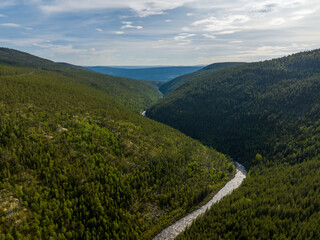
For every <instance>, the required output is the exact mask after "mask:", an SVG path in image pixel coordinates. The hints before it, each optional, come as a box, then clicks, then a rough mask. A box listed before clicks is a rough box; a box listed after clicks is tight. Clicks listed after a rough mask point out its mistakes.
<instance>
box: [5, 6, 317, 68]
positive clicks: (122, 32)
mask: <svg viewBox="0 0 320 240" xmlns="http://www.w3.org/2000/svg"><path fill="white" fill-rule="evenodd" d="M319 12H320V1H319V0H0V46H1V47H8V48H13V49H17V50H21V51H25V52H28V53H31V54H34V55H37V56H40V57H43V58H46V59H51V60H53V61H57V62H68V63H72V64H76V65H82V66H94V65H100V66H152V65H166V66H168V65H175V66H178V65H179V66H182V65H200V64H201V65H202V64H203V65H206V64H211V63H215V62H229V61H245V62H253V61H261V60H266V59H272V58H277V57H281V56H284V55H289V54H292V53H296V52H300V51H305V50H312V49H316V48H320V14H319Z"/></svg>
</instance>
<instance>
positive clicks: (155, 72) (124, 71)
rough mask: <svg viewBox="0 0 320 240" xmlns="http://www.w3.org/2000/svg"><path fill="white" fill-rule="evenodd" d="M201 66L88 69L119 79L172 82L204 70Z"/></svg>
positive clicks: (98, 67)
mask: <svg viewBox="0 0 320 240" xmlns="http://www.w3.org/2000/svg"><path fill="white" fill-rule="evenodd" d="M203 67H204V65H199V66H174V67H172V66H161V67H138V66H136V67H128V66H124V67H107V66H92V67H87V68H88V69H91V70H93V71H95V72H98V73H103V74H108V75H112V76H117V77H127V78H133V79H140V80H152V81H163V82H166V81H170V80H172V79H174V78H176V77H178V76H181V75H184V74H187V73H192V72H196V71H198V70H200V69H201V68H203Z"/></svg>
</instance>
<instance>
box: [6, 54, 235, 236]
mask: <svg viewBox="0 0 320 240" xmlns="http://www.w3.org/2000/svg"><path fill="white" fill-rule="evenodd" d="M10 51H12V50H10ZM13 53H14V54H19V53H16V52H14V51H13ZM0 55H1V53H0ZM23 56H24V54H23ZM9 59H10V58H9ZM26 61H28V57H27V56H26ZM30 61H31V60H30ZM22 65H23V64H22V63H21V66H22ZM21 66H18V65H17V64H11V65H8V62H6V64H0V86H1V88H0V239H12V238H14V239H50V238H52V239H149V238H150V237H151V236H153V235H154V234H155V233H157V232H158V231H159V230H161V228H163V227H164V226H165V225H167V224H169V223H170V222H172V221H173V220H174V219H176V218H177V217H181V216H182V215H184V214H185V213H186V212H187V211H189V210H191V209H192V208H193V207H194V206H195V205H197V204H199V203H201V201H202V200H203V199H204V198H205V197H206V196H207V195H208V194H210V193H211V192H214V191H217V190H218V189H219V188H221V186H222V185H223V184H224V183H225V182H226V181H228V179H229V178H230V177H231V176H232V174H234V173H233V172H232V168H230V166H231V165H232V163H231V162H230V161H229V160H228V158H227V157H226V156H225V155H223V154H220V153H217V152H216V151H215V150H213V149H211V148H208V147H204V146H203V145H201V144H200V143H199V142H198V141H195V140H193V139H191V138H189V137H187V136H185V135H183V134H181V133H180V132H178V131H177V130H174V129H172V128H170V127H168V126H165V125H163V124H160V123H157V122H154V121H152V120H150V119H148V118H145V117H142V116H141V115H140V114H137V113H134V112H132V111H131V110H129V109H128V108H126V107H124V106H123V105H122V104H120V102H121V103H126V101H129V100H130V99H132V100H133V99H134V98H135V97H136V96H138V95H135V93H134V91H136V90H137V89H136V88H135V87H136V85H135V84H134V83H132V88H133V89H127V88H128V86H130V85H128V84H131V83H129V79H119V78H112V77H108V76H103V75H101V74H95V73H94V74H92V73H90V72H89V71H82V70H81V69H80V70H79V69H76V68H69V67H68V66H66V65H64V66H63V67H64V68H63V69H57V68H56V65H55V64H53V67H52V68H50V69H49V68H47V69H44V68H43V67H41V68H35V66H32V65H28V64H27V65H26V66H25V67H21ZM59 67H60V66H59ZM130 81H131V80H130ZM139 84H142V83H140V82H139ZM121 85H122V86H121ZM138 86H140V85H138ZM146 89H149V88H148V87H147V88H146ZM122 92H123V96H115V94H117V95H119V93H122ZM138 94H139V93H138ZM147 94H148V93H147ZM141 98H144V96H143V95H142V94H141ZM119 99H120V101H119ZM137 101H139V99H138V100H137ZM142 102H143V103H145V101H144V100H143V101H142ZM126 105H129V106H131V107H132V106H135V105H134V103H128V104H126ZM133 108H134V107H133ZM230 169H231V170H230Z"/></svg>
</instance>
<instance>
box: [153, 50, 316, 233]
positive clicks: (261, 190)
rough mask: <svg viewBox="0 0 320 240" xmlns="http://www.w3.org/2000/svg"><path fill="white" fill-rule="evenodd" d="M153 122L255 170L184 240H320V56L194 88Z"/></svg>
mask: <svg viewBox="0 0 320 240" xmlns="http://www.w3.org/2000/svg"><path fill="white" fill-rule="evenodd" d="M148 116H153V117H154V118H156V119H159V120H161V121H163V122H166V123H168V124H170V125H172V126H174V127H177V128H178V129H181V130H182V131H183V132H185V133H187V134H189V135H191V136H194V137H196V138H198V139H201V141H203V142H204V143H206V144H208V145H211V146H216V147H217V148H218V150H221V151H223V152H226V153H228V154H230V155H232V156H236V157H240V158H241V161H242V162H244V163H246V165H247V166H251V170H250V171H249V174H248V178H247V179H246V180H245V181H244V184H243V186H241V187H240V189H238V190H236V192H235V193H234V194H232V195H231V196H229V197H227V198H226V199H225V200H224V201H221V202H220V203H219V204H217V205H216V206H214V207H213V208H212V209H211V210H210V211H209V212H208V213H207V214H206V215H205V216H204V217H202V218H200V219H199V220H197V221H196V222H195V224H194V225H193V226H192V227H191V228H190V229H188V230H187V231H186V232H185V233H184V234H182V235H181V236H180V237H179V239H319V237H320V229H319V228H318V227H317V226H318V222H319V217H320V208H319V206H320V205H319V204H320V203H319V184H320V177H319V173H320V171H319V169H320V121H319V120H320V51H319V50H314V51H310V52H304V53H299V54H295V55H291V56H288V57H284V58H280V59H275V60H271V61H265V62H260V63H253V64H247V65H243V66H239V67H236V68H231V69H228V70H221V71H218V72H216V73H212V74H208V75H206V76H203V77H201V78H199V79H194V80H190V81H189V82H187V83H186V84H184V85H183V86H181V88H179V89H177V90H176V91H175V92H173V93H172V94H170V95H168V96H167V97H166V98H164V99H163V100H161V101H160V103H159V104H158V105H156V106H154V107H153V108H152V109H150V110H148ZM166 118H167V119H166Z"/></svg>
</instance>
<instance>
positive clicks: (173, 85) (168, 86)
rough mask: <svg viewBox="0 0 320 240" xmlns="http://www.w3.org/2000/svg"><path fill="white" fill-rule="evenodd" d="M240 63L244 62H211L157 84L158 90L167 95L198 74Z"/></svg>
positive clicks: (201, 74) (198, 75)
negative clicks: (198, 68)
mask: <svg viewBox="0 0 320 240" xmlns="http://www.w3.org/2000/svg"><path fill="white" fill-rule="evenodd" d="M241 64H244V63H241V62H226V63H213V64H210V65H208V66H206V67H204V68H202V69H200V70H199V71H196V72H194V73H189V74H185V75H182V76H178V77H176V78H174V79H172V80H171V81H169V82H166V83H164V84H162V85H161V86H159V90H160V91H161V92H162V93H163V94H164V95H168V94H169V93H171V92H173V91H174V90H176V89H177V88H179V87H180V86H181V85H182V84H183V83H185V82H187V81H189V80H191V79H195V78H199V77H200V76H203V75H205V74H207V73H208V72H210V73H212V72H214V71H217V70H220V69H225V68H230V67H234V66H239V65H241Z"/></svg>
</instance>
